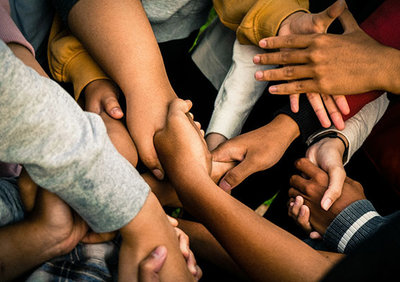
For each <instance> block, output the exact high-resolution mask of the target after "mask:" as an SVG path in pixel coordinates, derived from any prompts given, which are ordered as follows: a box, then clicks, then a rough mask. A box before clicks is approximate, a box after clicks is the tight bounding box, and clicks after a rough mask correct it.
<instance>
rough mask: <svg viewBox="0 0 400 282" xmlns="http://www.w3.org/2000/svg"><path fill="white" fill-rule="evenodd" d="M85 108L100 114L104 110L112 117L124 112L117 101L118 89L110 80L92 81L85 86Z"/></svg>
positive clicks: (117, 117) (120, 115) (117, 116)
mask: <svg viewBox="0 0 400 282" xmlns="http://www.w3.org/2000/svg"><path fill="white" fill-rule="evenodd" d="M85 110H86V111H88V112H92V113H96V114H98V115H100V114H101V113H103V112H104V111H105V112H106V113H107V114H108V115H109V116H110V117H112V118H114V119H121V118H122V117H123V115H124V113H123V112H122V110H121V106H120V105H119V103H118V89H117V87H116V86H115V84H114V83H113V82H111V81H110V80H105V79H99V80H95V81H92V82H91V83H89V84H88V85H87V86H86V88H85Z"/></svg>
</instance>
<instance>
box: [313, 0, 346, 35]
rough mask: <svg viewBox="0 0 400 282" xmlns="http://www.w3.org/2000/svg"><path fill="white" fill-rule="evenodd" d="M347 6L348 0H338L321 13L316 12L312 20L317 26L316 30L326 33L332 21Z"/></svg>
mask: <svg viewBox="0 0 400 282" xmlns="http://www.w3.org/2000/svg"><path fill="white" fill-rule="evenodd" d="M345 8H346V2H345V1H343V0H338V1H336V2H335V3H333V4H332V5H331V6H329V7H328V8H327V9H325V10H324V11H322V12H321V13H318V14H315V15H314V16H313V18H312V21H313V23H314V25H315V26H316V31H317V32H319V33H325V32H326V31H327V30H328V27H329V26H330V25H331V23H332V22H333V21H334V20H335V19H336V18H337V17H339V16H340V15H341V14H342V13H343V11H344V9H345Z"/></svg>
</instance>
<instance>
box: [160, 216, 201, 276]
mask: <svg viewBox="0 0 400 282" xmlns="http://www.w3.org/2000/svg"><path fill="white" fill-rule="evenodd" d="M167 217H168V220H169V222H170V223H171V224H172V226H173V227H174V228H175V232H176V236H177V237H178V241H179V248H180V250H181V252H182V255H183V257H184V258H185V260H186V264H187V267H188V269H189V271H190V273H192V275H193V277H194V278H195V280H196V281H198V280H199V279H200V278H201V276H202V275H203V272H202V271H201V269H200V267H199V266H198V265H197V262H196V259H195V257H194V254H193V252H192V251H191V250H190V248H189V237H188V235H186V233H185V232H183V231H182V230H181V229H179V228H178V227H177V226H178V221H177V220H176V219H175V218H172V217H170V216H168V215H167Z"/></svg>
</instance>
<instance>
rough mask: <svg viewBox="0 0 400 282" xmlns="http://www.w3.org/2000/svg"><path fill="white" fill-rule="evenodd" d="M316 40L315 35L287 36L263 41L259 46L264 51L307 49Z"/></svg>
mask: <svg viewBox="0 0 400 282" xmlns="http://www.w3.org/2000/svg"><path fill="white" fill-rule="evenodd" d="M313 38H314V35H285V36H275V37H268V38H264V39H261V40H260V42H259V46H260V47H261V48H263V49H280V48H306V47H308V46H309V45H310V44H311V43H312V40H313Z"/></svg>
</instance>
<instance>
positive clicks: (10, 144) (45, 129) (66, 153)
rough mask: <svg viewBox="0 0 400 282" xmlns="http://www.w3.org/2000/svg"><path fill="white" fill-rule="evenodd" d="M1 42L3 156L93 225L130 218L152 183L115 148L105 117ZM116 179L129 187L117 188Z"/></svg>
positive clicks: (111, 226) (102, 227)
mask: <svg viewBox="0 0 400 282" xmlns="http://www.w3.org/2000/svg"><path fill="white" fill-rule="evenodd" d="M0 50H1V57H0V60H1V65H2V66H4V67H2V68H1V75H0V77H1V84H0V87H1V91H2V93H3V94H2V95H1V98H0V107H1V112H2V117H3V118H2V119H1V121H0V128H1V132H2V138H1V140H2V142H1V144H0V154H1V159H3V160H5V161H9V162H15V163H22V164H25V168H26V170H27V171H28V173H29V175H30V176H31V177H32V179H33V180H34V181H35V182H36V183H38V184H39V185H40V186H42V187H45V188H46V189H49V190H51V191H52V192H56V193H57V194H58V195H59V196H60V197H61V198H62V199H64V200H65V201H66V202H68V204H70V205H71V206H72V207H73V208H74V209H75V210H77V211H78V212H79V213H80V214H81V215H82V217H83V218H84V219H85V220H86V221H87V222H88V223H89V224H90V225H91V227H92V228H93V229H94V230H95V231H98V232H105V231H111V230H115V229H118V228H120V227H121V226H123V225H124V224H126V223H127V222H129V221H130V220H131V219H132V218H133V217H134V216H135V214H137V212H138V211H139V210H140V208H141V206H142V205H143V202H144V201H145V199H146V197H147V193H148V186H147V185H146V184H145V182H144V181H143V180H142V179H141V178H140V176H139V174H138V173H137V172H136V171H135V170H134V168H133V167H131V166H130V165H129V164H128V163H127V161H125V160H124V159H123V158H122V157H121V156H120V155H119V154H118V153H117V151H116V150H115V149H114V147H113V146H112V144H111V142H110V140H109V139H108V137H107V133H106V131H105V128H104V125H103V124H102V122H101V120H100V118H99V117H97V116H94V115H93V114H87V113H86V114H85V113H83V112H82V110H81V109H80V108H79V106H78V105H77V104H76V103H75V102H74V101H73V99H71V98H70V97H69V95H68V94H67V93H66V92H65V91H63V90H62V88H61V87H59V86H58V85H57V84H56V83H54V82H52V81H50V80H49V79H48V78H44V77H40V76H39V74H37V73H36V72H34V71H33V70H31V69H30V68H27V67H25V66H24V65H23V64H22V63H21V62H20V61H19V60H17V59H16V58H15V57H14V56H13V55H12V54H11V52H10V50H8V48H7V47H6V46H5V45H4V43H1V46H0ZM31 58H32V59H33V57H31ZM16 109H18V110H16ZM60 124H63V125H64V126H60ZM10 129H12V130H10ZM32 136H40V137H41V138H36V139H33V140H32ZM65 136H68V138H65ZM60 138H62V140H63V141H64V142H59V140H60ZM116 164H118V165H116ZM117 167H118V168H117ZM115 183H118V184H119V185H118V190H119V191H125V192H121V194H119V193H114V189H110V188H112V187H115V186H114V184H115ZM133 185H135V189H132V186H133ZM84 187H96V188H97V189H91V190H88V189H85V188H84ZM115 189H117V187H115ZM86 193H89V194H90V196H88V194H86ZM123 203H125V204H123ZM128 203H129V204H128ZM132 203H135V204H133V205H132ZM119 206H124V207H126V209H120V208H117V207H119ZM99 214H102V215H103V216H101V217H99V216H98V215H99ZM114 216H115V217H114Z"/></svg>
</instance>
